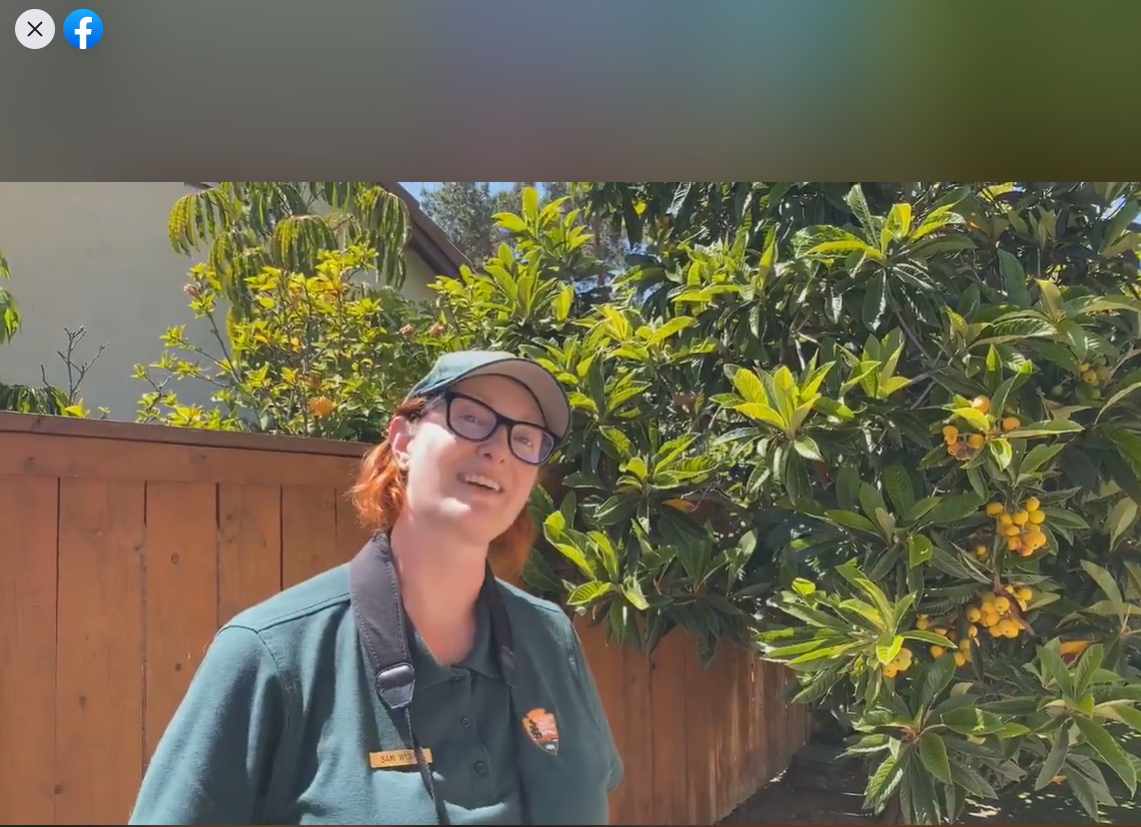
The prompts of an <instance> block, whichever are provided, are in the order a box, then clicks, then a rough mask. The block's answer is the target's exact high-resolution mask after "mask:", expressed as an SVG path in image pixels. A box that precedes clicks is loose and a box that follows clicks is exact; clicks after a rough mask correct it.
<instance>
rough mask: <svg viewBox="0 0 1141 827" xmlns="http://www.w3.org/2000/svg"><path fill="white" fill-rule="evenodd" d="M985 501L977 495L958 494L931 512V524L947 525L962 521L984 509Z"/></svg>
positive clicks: (945, 500) (948, 498)
mask: <svg viewBox="0 0 1141 827" xmlns="http://www.w3.org/2000/svg"><path fill="white" fill-rule="evenodd" d="M982 505H983V499H982V497H980V496H978V495H977V494H956V495H954V496H952V497H946V498H945V499H944V500H943V501H942V502H940V503H939V505H938V506H936V508H935V510H934V511H932V512H931V522H932V523H935V524H937V525H947V524H949V523H955V522H958V521H959V520H962V519H963V518H965V517H969V516H970V515H972V514H974V513H975V512H976V511H978V510H979V509H980V508H982Z"/></svg>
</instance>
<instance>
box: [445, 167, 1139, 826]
mask: <svg viewBox="0 0 1141 827" xmlns="http://www.w3.org/2000/svg"><path fill="white" fill-rule="evenodd" d="M580 192H583V193H585V195H586V197H587V200H588V202H589V203H590V205H591V207H590V209H591V212H592V218H594V219H603V220H608V221H610V222H611V223H612V226H615V227H619V228H623V229H624V230H625V231H626V232H627V235H628V237H629V240H630V242H631V244H632V245H633V246H634V249H635V251H636V252H635V253H634V254H632V255H630V256H629V257H628V260H627V261H628V267H627V269H626V270H625V271H624V272H622V273H619V274H616V278H614V280H613V281H612V300H611V301H610V302H609V303H607V304H603V305H600V306H598V307H594V308H585V309H581V310H578V311H576V312H571V301H570V298H569V297H568V296H567V295H566V292H565V287H564V286H563V285H562V283H560V282H558V281H551V280H550V279H549V278H545V274H556V273H560V272H564V271H565V270H566V269H567V265H566V260H567V257H568V255H569V254H571V253H572V252H573V250H574V249H575V243H576V242H577V239H572V240H567V239H562V240H559V234H560V233H564V229H563V226H562V224H561V223H559V222H556V221H554V220H553V216H545V215H544V214H541V213H540V212H538V211H537V210H535V209H530V210H528V209H527V208H526V206H525V208H524V211H523V214H522V215H521V216H515V217H512V216H502V217H500V218H499V221H500V225H501V227H503V228H504V229H506V230H508V231H510V232H512V233H513V239H514V242H515V244H514V247H507V246H504V247H503V248H501V250H500V252H499V254H498V256H497V257H496V258H495V259H493V260H492V261H490V262H489V263H488V266H487V268H486V270H487V272H486V273H482V274H475V273H470V272H469V273H465V274H464V275H463V277H462V278H461V279H458V280H449V279H443V280H441V281H440V283H439V284H438V286H437V289H438V290H439V292H440V295H441V299H440V308H439V309H440V314H441V315H440V318H439V321H440V323H441V325H442V326H443V327H444V328H445V332H444V337H445V339H446V341H447V343H448V346H452V345H470V344H473V343H478V344H484V345H489V344H497V345H504V346H511V347H516V346H517V347H519V348H520V349H522V350H524V351H526V352H528V353H530V354H532V355H534V356H536V357H537V358H539V359H541V360H543V361H544V362H545V363H546V364H547V365H548V366H549V367H551V368H552V369H553V370H555V371H556V373H557V374H558V375H559V376H560V378H561V380H562V381H563V382H564V383H565V385H566V387H567V389H568V391H569V393H570V396H571V401H572V405H573V407H574V425H573V431H572V434H571V436H570V438H569V439H568V441H567V443H566V444H565V446H564V447H563V449H562V451H561V453H560V455H559V457H558V458H557V462H556V463H555V465H554V467H553V468H552V475H551V478H550V479H549V480H548V481H547V484H546V486H545V490H544V491H541V492H539V493H537V495H536V498H535V501H534V504H533V505H534V509H535V512H536V514H537V515H538V517H539V518H540V519H541V520H542V523H543V528H544V536H545V541H546V542H545V546H544V549H543V553H542V554H540V555H533V558H532V560H531V561H529V563H528V568H527V571H526V575H527V578H528V580H529V582H530V583H531V584H532V585H534V586H535V587H537V588H540V589H543V590H546V591H547V592H549V593H552V594H559V595H561V597H562V598H563V599H565V600H566V602H567V603H568V604H570V605H571V606H573V607H575V608H576V609H577V610H579V611H583V612H588V613H590V614H591V615H592V616H594V617H595V618H596V619H597V620H598V621H599V622H605V623H606V624H607V627H608V629H609V631H610V633H611V634H612V635H613V636H614V637H615V638H617V639H618V640H620V641H626V640H629V641H631V642H632V643H633V644H635V645H642V644H649V645H650V646H653V645H654V644H656V642H657V641H658V640H660V638H661V636H662V635H663V634H664V633H666V632H668V631H669V630H670V629H671V628H673V627H675V626H681V627H684V628H687V629H690V630H691V631H693V632H695V633H696V634H697V635H698V637H699V640H700V644H699V645H700V650H701V654H702V657H703V659H706V660H707V659H708V658H709V657H710V656H711V654H712V651H713V648H714V646H715V645H716V643H717V641H718V640H719V639H721V638H728V639H730V640H734V641H737V642H741V643H747V644H750V645H756V646H758V648H759V650H760V652H761V654H762V656H763V657H766V658H768V659H771V660H773V661H776V662H780V663H785V664H788V665H789V666H790V667H791V668H792V669H793V670H794V672H795V674H796V675H797V676H798V678H799V681H798V683H797V684H796V686H795V687H794V689H793V692H792V694H793V695H794V696H795V699H796V700H798V701H801V702H811V703H815V704H818V705H820V706H821V707H822V708H825V709H828V710H830V711H831V712H832V713H833V714H834V715H835V716H836V717H837V718H838V719H839V720H840V721H842V722H843V723H844V724H845V725H846V726H847V728H848V729H849V731H851V732H853V733H854V734H855V738H854V740H853V743H852V750H853V752H854V753H857V754H861V755H865V756H866V757H867V760H868V766H869V782H868V788H867V791H866V792H867V800H866V805H867V807H868V808H869V809H872V810H875V811H882V810H883V809H884V808H885V807H888V806H890V807H891V808H892V809H893V811H894V813H895V814H896V815H897V816H898V817H899V818H902V819H903V820H904V821H906V822H907V823H921V824H934V823H942V822H945V821H949V820H953V819H954V818H955V816H956V815H957V814H958V813H960V812H961V811H962V808H963V806H964V802H965V800H966V797H967V796H975V797H979V798H988V797H992V796H993V795H994V794H995V791H997V790H1000V789H1002V788H1003V787H1005V786H1008V785H1010V784H1013V783H1016V782H1018V781H1019V780H1021V779H1023V778H1029V779H1031V780H1033V781H1034V782H1035V785H1036V786H1038V787H1039V788H1041V787H1044V786H1046V785H1048V784H1050V783H1051V782H1054V781H1059V782H1062V783H1065V784H1067V785H1069V787H1070V789H1071V790H1072V791H1073V793H1074V794H1075V795H1076V796H1077V798H1078V800H1079V801H1080V802H1081V803H1082V805H1083V806H1084V807H1085V808H1086V810H1087V811H1088V812H1089V814H1090V816H1091V817H1095V816H1096V813H1097V811H1098V805H1099V804H1105V803H1107V802H1109V801H1110V800H1111V799H1112V796H1111V791H1110V787H1111V785H1110V784H1108V783H1107V782H1106V779H1105V778H1104V774H1103V771H1102V769H1101V767H1106V768H1108V770H1109V772H1110V773H1111V774H1112V775H1113V776H1116V777H1117V778H1118V779H1119V780H1120V781H1121V782H1122V784H1123V785H1124V787H1125V788H1126V789H1127V791H1128V793H1129V794H1132V793H1133V792H1134V790H1135V788H1136V780H1137V778H1136V777H1137V770H1138V766H1139V764H1138V761H1137V759H1136V758H1135V757H1131V756H1129V755H1128V754H1127V753H1126V752H1124V750H1123V749H1122V747H1121V740H1120V737H1119V736H1120V733H1121V732H1122V731H1123V730H1124V729H1126V728H1130V727H1131V728H1133V729H1136V730H1139V731H1141V712H1139V711H1138V710H1137V709H1136V706H1135V704H1136V702H1138V701H1141V676H1139V674H1138V671H1137V665H1138V661H1137V658H1138V631H1139V630H1141V625H1139V624H1138V622H1137V617H1138V615H1139V613H1141V610H1139V608H1138V604H1137V600H1138V598H1141V556H1139V551H1138V532H1137V507H1138V502H1141V481H1139V480H1141V407H1139V406H1138V395H1137V394H1136V391H1137V390H1139V389H1141V369H1139V366H1138V364H1137V355H1138V354H1139V353H1141V349H1139V348H1138V342H1139V339H1141V336H1139V319H1141V317H1139V311H1141V302H1139V297H1138V292H1137V284H1138V269H1137V263H1138V252H1139V243H1138V239H1139V238H1141V236H1139V235H1138V233H1137V231H1136V228H1135V226H1134V225H1133V224H1132V222H1133V220H1134V218H1135V217H1136V216H1137V214H1138V200H1137V199H1138V195H1139V193H1141V187H1139V186H1138V185H1137V184H1136V183H1085V182H1078V183H1059V184H1034V183H1001V182H1000V183H990V184H972V185H961V186H960V185H953V184H948V183H941V182H934V183H922V184H919V183H907V182H903V183H877V184H863V185H861V184H855V185H853V184H831V183H829V184H814V183H804V182H786V183H764V182H730V183H712V184H696V183H678V182H665V183H637V182H634V183H620V184H609V183H607V184H584V185H582V187H581V189H580Z"/></svg>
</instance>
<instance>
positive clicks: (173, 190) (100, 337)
mask: <svg viewBox="0 0 1141 827" xmlns="http://www.w3.org/2000/svg"><path fill="white" fill-rule="evenodd" d="M189 191H190V190H189V189H188V188H187V187H186V186H185V185H184V184H183V183H181V182H158V183H123V182H111V183H35V182H33V183H3V182H0V250H2V251H3V252H4V254H5V256H6V257H7V259H8V263H9V265H10V266H11V270H12V281H11V282H10V283H9V284H7V285H6V286H7V287H8V288H9V289H11V291H12V293H13V295H15V297H16V300H17V302H18V303H19V305H20V311H21V313H22V315H23V321H24V324H23V328H22V329H21V331H20V332H19V333H18V334H17V336H16V338H15V339H13V340H12V342H10V343H8V344H6V345H0V378H2V379H3V380H4V381H8V382H20V383H24V384H39V382H40V366H41V365H43V366H44V367H45V369H46V372H47V377H48V381H50V382H51V383H52V384H54V385H57V386H60V387H64V388H66V387H67V371H66V367H65V365H64V363H63V360H62V359H60V358H59V356H58V355H57V351H60V350H63V349H64V348H65V345H66V343H67V337H66V335H65V333H64V330H63V329H64V327H68V328H71V329H75V328H78V327H80V326H83V325H85V326H86V327H87V335H86V337H85V338H84V340H83V342H82V344H81V345H80V347H79V350H78V351H77V353H76V354H75V360H76V361H78V362H84V361H88V360H90V359H91V357H92V356H94V354H95V352H96V350H97V349H98V347H99V346H100V345H102V344H106V345H107V347H106V349H105V350H104V351H103V354H102V355H101V356H100V357H99V361H98V362H97V363H96V365H95V366H94V367H93V368H92V369H91V370H90V372H89V373H88V374H87V376H86V378H85V379H84V381H83V385H82V387H81V390H80V393H81V395H82V397H83V399H84V402H85V403H86V404H87V405H88V406H89V407H90V408H91V409H92V410H94V409H95V408H97V407H99V406H104V407H109V408H110V409H111V418H112V419H117V420H133V419H134V418H135V413H136V408H137V403H138V400H139V397H140V396H141V395H142V394H143V393H144V392H145V391H146V390H147V389H148V388H147V386H146V385H145V384H144V383H142V382H139V381H137V380H135V379H133V378H131V374H132V371H133V367H134V365H135V364H136V363H140V362H141V363H143V364H149V363H151V362H153V361H155V360H156V359H158V357H159V355H160V354H161V353H162V343H161V342H160V341H159V337H160V336H161V335H162V334H163V333H164V332H165V330H166V328H167V327H168V326H170V325H176V324H185V325H186V326H187V335H188V337H189V338H190V339H191V340H192V341H194V342H195V343H196V344H199V345H202V346H203V347H206V348H207V349H208V350H209V351H210V352H211V353H217V352H218V350H217V348H216V347H213V346H211V341H212V339H211V336H210V333H209V329H208V327H207V326H206V324H205V323H204V322H197V321H195V319H194V317H193V314H192V313H191V312H190V310H189V309H188V308H187V306H186V303H187V298H186V296H185V295H184V294H183V292H182V286H183V285H184V284H185V282H186V272H187V270H188V269H189V268H190V267H191V266H192V265H193V264H194V263H195V262H196V261H197V260H199V259H197V258H188V257H186V256H182V255H180V254H178V253H176V252H174V251H173V250H172V249H171V247H170V242H169V241H168V239H167V232H166V224H167V217H168V216H169V214H170V208H171V206H172V205H173V204H174V202H175V201H176V200H177V199H178V198H180V197H181V196H182V195H184V194H186V193H187V192H189ZM408 257H409V261H408V278H407V281H406V285H405V290H404V292H405V294H406V295H409V296H410V297H414V298H426V297H428V296H429V295H430V292H429V291H428V289H427V286H426V285H427V284H428V282H429V281H430V280H431V278H432V276H433V274H432V273H431V271H430V269H429V268H428V266H427V265H426V264H425V263H424V262H423V261H422V260H421V259H420V258H419V257H418V256H416V255H415V254H413V253H411V252H409V254H408ZM178 393H179V396H180V398H182V399H184V400H185V401H187V402H206V401H207V400H208V399H209V393H210V389H209V386H207V385H205V383H198V384H197V386H195V385H192V384H191V383H190V382H187V381H182V382H180V383H178Z"/></svg>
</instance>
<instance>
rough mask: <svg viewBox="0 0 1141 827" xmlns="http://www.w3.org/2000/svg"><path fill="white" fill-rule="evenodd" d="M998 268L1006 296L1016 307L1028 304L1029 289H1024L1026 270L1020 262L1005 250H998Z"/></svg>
mask: <svg viewBox="0 0 1141 827" xmlns="http://www.w3.org/2000/svg"><path fill="white" fill-rule="evenodd" d="M998 270H999V273H1001V274H1002V281H1003V284H1004V286H1005V287H1006V295H1007V298H1009V299H1010V303H1011V304H1013V305H1015V306H1016V307H1029V306H1030V291H1029V290H1027V289H1026V271H1024V270H1023V269H1022V264H1021V263H1020V262H1019V261H1018V259H1017V258H1015V257H1014V256H1013V255H1011V254H1010V253H1008V252H1007V251H1006V250H1003V249H1001V248H1000V249H999V251H998Z"/></svg>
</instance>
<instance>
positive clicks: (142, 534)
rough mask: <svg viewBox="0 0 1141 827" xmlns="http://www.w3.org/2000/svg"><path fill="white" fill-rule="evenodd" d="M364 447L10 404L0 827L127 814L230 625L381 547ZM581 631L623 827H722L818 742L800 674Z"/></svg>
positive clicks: (115, 818)
mask: <svg viewBox="0 0 1141 827" xmlns="http://www.w3.org/2000/svg"><path fill="white" fill-rule="evenodd" d="M365 448H366V446H352V445H345V444H343V443H321V442H318V441H305V440H297V439H284V438H283V439H276V438H272V437H265V436H251V435H233V434H205V433H199V432H195V431H179V430H176V429H163V428H161V427H159V426H136V425H130V424H125V423H100V422H91V421H86V422H81V421H78V420H75V421H70V422H69V421H67V420H62V419H45V418H42V417H25V416H21V415H12V414H0V822H2V823H25V824H53V823H54V824H67V823H79V822H83V823H95V824H115V823H123V822H124V821H125V820H126V818H127V816H128V814H129V810H130V806H131V804H132V803H133V799H134V796H135V794H136V791H137V789H138V784H139V781H140V780H141V777H142V772H143V770H144V766H145V762H146V761H147V760H148V758H149V756H150V754H151V752H152V751H153V750H154V747H155V745H156V744H157V742H158V740H159V738H160V737H161V735H162V732H163V729H164V727H165V726H166V724H167V722H168V721H169V719H170V717H171V715H172V714H173V712H174V709H175V708H176V707H177V705H178V703H179V702H180V700H181V698H182V695H183V693H184V692H185V690H186V686H187V685H188V683H189V681H190V679H191V677H192V675H193V671H194V669H195V668H196V666H197V664H198V663H199V661H200V660H201V657H202V654H203V652H204V651H205V649H206V647H207V646H208V644H209V642H210V640H211V639H212V637H213V635H214V632H215V630H216V629H217V627H218V626H219V625H220V624H222V623H224V622H226V621H227V620H229V619H230V618H232V617H233V616H234V615H235V614H236V613H238V612H239V611H241V610H242V609H245V608H246V607H248V606H250V605H253V604H255V603H257V602H259V601H261V600H262V599H264V598H266V597H268V596H270V595H272V594H274V593H275V592H277V591H278V590H280V589H281V588H283V587H287V586H290V585H293V584H295V583H298V582H300V581H302V580H304V579H306V578H307V577H311V576H313V575H315V574H318V573H320V572H321V571H324V570H326V569H328V568H331V567H333V566H336V565H339V564H342V563H345V562H348V560H350V559H351V558H352V557H353V555H354V554H356V552H357V551H358V550H359V549H360V547H361V545H362V544H363V543H364V542H365V541H366V540H367V532H366V531H365V530H364V529H363V528H362V527H361V526H360V525H358V524H357V522H356V519H355V515H354V513H353V509H352V506H351V503H349V501H348V499H347V497H346V493H345V492H346V490H347V488H348V486H349V485H350V484H351V483H352V479H353V475H354V474H355V471H356V468H357V462H358V458H359V456H360V455H361V454H363V452H364V450H365ZM57 572H58V599H57ZM576 626H577V628H579V630H580V634H581V636H582V640H583V649H584V652H585V654H586V658H587V661H588V662H589V663H590V666H591V669H592V670H593V672H594V674H595V677H596V680H597V683H598V686H599V692H600V694H601V696H602V701H603V706H604V707H605V709H606V712H607V716H608V718H609V720H610V724H611V729H612V730H613V732H614V737H615V741H616V743H617V745H618V748H619V751H620V752H621V755H622V759H623V763H624V765H625V770H626V774H625V780H624V783H623V784H622V786H621V787H620V788H619V790H618V791H616V793H615V795H614V796H613V799H612V801H611V818H612V823H615V824H709V823H711V822H713V821H716V820H718V819H720V818H721V817H723V816H725V815H727V814H728V813H729V812H730V811H731V810H732V809H733V808H734V807H736V806H737V805H739V804H740V803H741V802H742V801H743V800H744V799H745V798H747V797H748V796H749V795H751V794H752V793H754V792H755V791H756V790H757V789H758V788H759V787H760V786H761V785H763V784H764V783H765V782H766V781H767V780H769V779H770V778H771V777H773V776H774V775H776V774H777V773H778V772H779V771H780V770H782V769H783V768H784V767H785V766H786V765H787V763H788V761H789V760H790V758H791V757H792V753H793V751H794V750H795V749H796V748H798V747H799V746H800V745H801V743H803V741H804V737H805V734H806V729H807V725H806V721H807V719H806V716H805V714H804V712H803V710H802V709H800V708H790V707H788V706H786V705H784V704H781V703H779V702H777V701H776V700H775V698H774V696H773V693H775V692H776V691H777V690H778V689H779V688H780V687H781V686H782V685H783V683H784V681H785V680H786V678H785V675H786V674H787V672H786V671H785V670H783V669H780V668H778V667H775V666H773V665H771V664H763V663H761V662H760V661H758V660H757V659H756V658H755V657H754V656H753V655H752V654H751V653H748V652H745V651H743V650H740V649H735V648H732V647H730V646H728V645H724V646H722V647H721V648H720V650H719V652H718V654H717V656H716V658H715V659H714V662H713V664H712V665H711V668H710V669H709V671H702V670H701V669H700V666H699V664H698V663H697V660H696V641H695V639H694V637H693V636H692V635H690V634H688V633H685V632H677V631H675V632H674V633H671V634H670V635H668V636H667V637H666V638H665V639H664V640H663V641H662V643H661V644H660V646H659V647H658V649H657V651H656V652H655V653H654V655H653V657H648V656H647V655H645V654H641V653H638V652H636V651H634V650H633V649H632V648H630V647H622V648H619V647H616V646H615V645H613V644H607V642H606V641H605V636H604V634H603V632H602V630H601V629H600V628H598V627H595V628H588V627H587V626H586V624H585V623H583V622H582V621H578V622H577V623H576ZM57 628H58V636H57Z"/></svg>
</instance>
